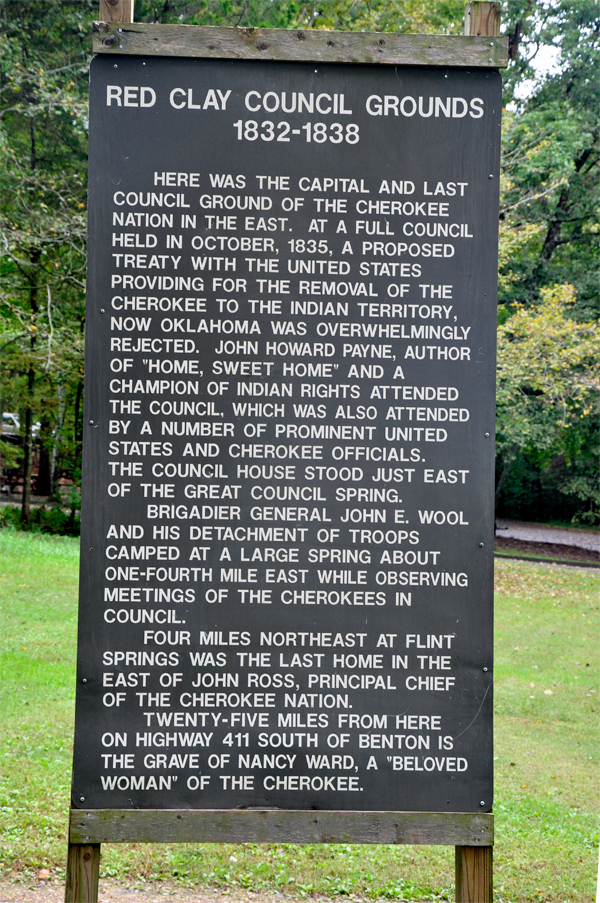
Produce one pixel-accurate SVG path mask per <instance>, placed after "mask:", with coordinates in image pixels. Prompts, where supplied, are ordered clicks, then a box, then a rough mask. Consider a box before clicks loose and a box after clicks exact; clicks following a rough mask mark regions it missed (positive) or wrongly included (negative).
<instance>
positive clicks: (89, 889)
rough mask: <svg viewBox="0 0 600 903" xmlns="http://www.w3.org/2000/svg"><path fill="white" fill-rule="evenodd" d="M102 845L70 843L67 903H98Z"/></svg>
mask: <svg viewBox="0 0 600 903" xmlns="http://www.w3.org/2000/svg"><path fill="white" fill-rule="evenodd" d="M99 876H100V844H99V843H70V844H69V852H68V854H67V876H66V882H65V903H98V878H99Z"/></svg>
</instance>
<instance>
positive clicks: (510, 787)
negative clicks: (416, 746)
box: [0, 530, 600, 903]
mask: <svg viewBox="0 0 600 903" xmlns="http://www.w3.org/2000/svg"><path fill="white" fill-rule="evenodd" d="M78 557H79V556H78V542H77V540H73V539H70V538H66V537H47V536H41V535H35V534H20V533H16V532H12V531H8V530H4V531H0V592H1V598H2V644H3V647H2V661H1V666H0V667H1V673H2V695H1V701H0V706H1V709H0V719H1V721H0V723H1V724H2V740H1V751H0V755H1V757H2V759H1V761H2V767H1V768H0V807H1V810H0V835H1V840H0V865H1V868H2V871H3V872H4V873H5V876H6V873H8V876H9V877H12V878H15V879H19V878H23V879H26V878H28V877H30V876H31V875H32V873H33V872H34V870H37V869H38V868H41V867H47V868H49V869H51V871H52V874H53V880H55V881H57V882H58V881H60V880H61V878H62V877H63V875H64V869H63V865H64V860H65V850H66V825H67V812H68V807H69V781H70V767H71V738H72V730H73V706H74V668H75V654H76V594H77V564H78ZM599 588H600V579H599V576H598V574H597V572H593V571H584V570H577V569H571V568H559V567H552V566H547V565H537V564H530V563H525V562H513V561H506V560H501V561H497V563H496V673H495V692H496V722H495V724H496V752H495V755H496V763H495V764H496V803H495V807H494V810H495V813H496V838H497V843H496V847H495V853H494V856H495V869H494V871H495V900H497V901H498V903H500V901H501V903H509V901H510V903H513V901H514V903H524V901H547V903H550V901H552V903H563V901H569V903H571V901H573V903H587V901H592V900H593V898H594V893H595V875H596V868H597V855H598V833H597V808H598V778H599V772H598V748H599V746H598V721H599V719H598V710H599V707H600V700H599V698H598V695H599V694H598V636H599V630H598V589H599ZM453 862H454V860H453V850H452V848H449V847H432V848H427V847H382V846H377V847H369V846H363V847H359V846H349V845H335V846H325V845H320V846H295V845H287V844H283V845H266V846H258V845H256V844H243V845H238V846H234V845H201V844H185V845H162V846H158V845H156V846H150V845H141V844H139V845H138V844H131V845H128V846H118V845H115V846H112V847H111V846H105V847H103V857H102V874H103V875H105V876H113V877H117V878H119V879H122V880H123V881H124V882H126V883H127V884H130V885H131V884H136V883H141V882H151V881H165V880H171V881H178V882H182V883H185V884H189V885H191V884H200V885H203V886H205V887H211V886H212V887H217V886H218V887H219V888H220V889H221V890H227V889H230V890H234V889H236V888H242V887H243V888H250V889H253V890H255V891H261V890H270V891H278V892H280V893H281V892H283V893H286V894H289V895H296V896H306V895H309V894H313V893H314V894H324V895H329V896H334V895H336V896H337V895H346V896H349V897H350V898H359V899H362V898H365V897H369V898H377V897H379V898H383V897H385V898H389V899H394V900H424V899H426V900H437V899H440V900H448V899H453V890H452V883H453V870H454V865H453Z"/></svg>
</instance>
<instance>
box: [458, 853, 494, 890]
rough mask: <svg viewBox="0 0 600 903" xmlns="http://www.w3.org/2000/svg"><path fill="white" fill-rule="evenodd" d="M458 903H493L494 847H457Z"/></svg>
mask: <svg viewBox="0 0 600 903" xmlns="http://www.w3.org/2000/svg"><path fill="white" fill-rule="evenodd" d="M455 857H456V858H455V867H456V897H455V899H456V903H492V893H493V878H492V847H479V846H478V847H463V846H457V847H456V851H455Z"/></svg>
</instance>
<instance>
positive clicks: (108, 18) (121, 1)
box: [98, 0, 133, 22]
mask: <svg viewBox="0 0 600 903" xmlns="http://www.w3.org/2000/svg"><path fill="white" fill-rule="evenodd" d="M98 16H99V19H100V21H101V22H133V0H100V9H99V10H98Z"/></svg>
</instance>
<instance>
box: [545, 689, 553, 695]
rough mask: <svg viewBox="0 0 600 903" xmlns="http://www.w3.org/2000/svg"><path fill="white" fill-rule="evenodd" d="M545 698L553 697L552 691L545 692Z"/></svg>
mask: <svg viewBox="0 0 600 903" xmlns="http://www.w3.org/2000/svg"><path fill="white" fill-rule="evenodd" d="M544 696H552V690H544Z"/></svg>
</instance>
